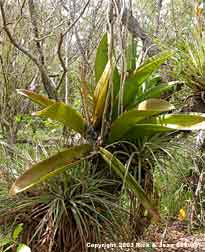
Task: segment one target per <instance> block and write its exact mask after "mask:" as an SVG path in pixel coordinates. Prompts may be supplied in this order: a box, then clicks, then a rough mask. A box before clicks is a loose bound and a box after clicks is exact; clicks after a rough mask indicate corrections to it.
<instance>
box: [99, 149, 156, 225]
mask: <svg viewBox="0 0 205 252" xmlns="http://www.w3.org/2000/svg"><path fill="white" fill-rule="evenodd" d="M100 154H101V156H102V157H103V159H104V160H105V161H106V162H107V163H108V164H109V165H110V166H111V167H112V169H113V170H114V172H115V173H116V174H117V175H118V176H119V177H120V178H121V179H122V180H124V179H125V175H126V179H125V184H126V186H127V187H128V188H129V189H131V190H132V191H133V192H134V193H135V194H136V196H137V198H138V200H139V201H140V203H141V204H142V205H143V206H144V207H145V208H146V209H147V210H148V211H149V213H150V214H151V215H152V216H153V217H154V218H155V220H156V221H160V215H159V213H158V211H157V210H156V209H155V208H154V207H153V205H152V203H151V202H150V200H149V199H148V197H147V195H146V193H145V192H144V190H143V188H142V187H141V186H140V185H139V184H138V182H137V181H136V179H135V178H134V177H133V176H132V175H131V174H130V173H129V172H128V173H127V172H126V167H125V166H124V165H123V164H122V163H121V162H120V161H119V160H118V159H117V158H116V157H114V155H113V154H112V153H110V152H109V151H107V150H106V149H104V148H100Z"/></svg>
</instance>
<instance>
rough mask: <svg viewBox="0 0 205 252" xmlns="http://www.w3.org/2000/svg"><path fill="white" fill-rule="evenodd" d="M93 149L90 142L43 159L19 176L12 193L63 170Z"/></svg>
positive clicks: (25, 188)
mask: <svg viewBox="0 0 205 252" xmlns="http://www.w3.org/2000/svg"><path fill="white" fill-rule="evenodd" d="M91 151H92V146H91V145H88V144H84V145H80V146H76V147H72V148H70V149H67V150H64V151H62V152H59V153H57V154H55V155H53V156H51V157H50V158H48V159H46V160H43V161H41V162H39V163H37V164H35V165H33V166H32V167H30V168H29V169H28V170H26V171H25V173H24V174H23V175H22V176H20V177H19V178H17V180H16V181H15V183H14V184H13V185H12V188H11V190H10V195H15V194H17V193H19V192H22V191H24V190H27V189H28V188H30V187H32V186H34V185H36V184H38V183H40V182H42V181H43V180H45V179H47V178H48V177H50V176H54V175H56V173H58V172H62V171H63V170H64V169H65V168H67V167H71V166H72V165H73V164H75V163H78V162H80V161H81V159H84V158H85V157H86V156H88V155H89V153H90V152H91Z"/></svg>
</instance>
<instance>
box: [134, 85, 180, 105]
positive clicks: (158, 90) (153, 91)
mask: <svg viewBox="0 0 205 252" xmlns="http://www.w3.org/2000/svg"><path fill="white" fill-rule="evenodd" d="M177 83H180V82H179V81H171V82H168V83H164V84H159V85H157V86H155V87H152V88H150V89H148V90H145V92H144V93H143V94H142V95H141V96H138V97H137V99H136V101H135V103H134V104H138V103H140V102H142V101H144V100H147V99H150V98H159V97H160V96H161V95H162V94H163V93H164V92H166V91H168V90H170V89H172V88H173V87H174V86H175V85H176V84H177Z"/></svg>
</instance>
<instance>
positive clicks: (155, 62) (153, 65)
mask: <svg viewBox="0 0 205 252" xmlns="http://www.w3.org/2000/svg"><path fill="white" fill-rule="evenodd" d="M171 56H172V52H170V51H169V52H163V53H160V54H158V55H156V56H154V57H152V58H150V59H149V61H148V62H146V63H144V64H143V65H142V66H140V67H139V68H138V69H136V70H135V71H134V72H132V73H131V74H129V75H128V77H127V79H126V81H125V87H124V99H123V104H124V107H125V108H126V107H130V106H132V105H133V103H134V102H135V99H136V96H137V91H138V88H139V86H140V85H141V84H142V83H143V82H144V81H145V80H146V79H147V78H149V76H150V75H151V74H152V73H153V72H154V71H156V70H157V69H158V68H159V66H160V65H161V64H162V63H164V62H165V61H166V60H167V59H168V58H170V57H171Z"/></svg>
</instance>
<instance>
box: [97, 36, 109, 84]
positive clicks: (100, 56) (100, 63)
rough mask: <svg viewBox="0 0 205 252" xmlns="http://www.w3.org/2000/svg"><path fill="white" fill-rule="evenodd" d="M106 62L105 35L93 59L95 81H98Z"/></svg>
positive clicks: (106, 42) (106, 44)
mask: <svg viewBox="0 0 205 252" xmlns="http://www.w3.org/2000/svg"><path fill="white" fill-rule="evenodd" d="M107 62H108V35H107V33H105V34H104V35H103V37H102V39H101V41H100V43H99V46H98V48H97V53H96V59H95V81H96V83H98V81H99V80H100V78H101V76H102V74H103V72H104V69H105V67H106V64H107Z"/></svg>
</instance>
